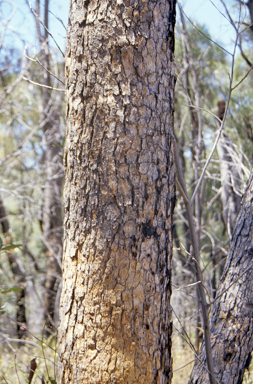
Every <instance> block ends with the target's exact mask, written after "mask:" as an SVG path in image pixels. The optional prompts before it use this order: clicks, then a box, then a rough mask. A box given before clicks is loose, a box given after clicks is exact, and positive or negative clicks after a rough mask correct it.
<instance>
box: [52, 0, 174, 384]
mask: <svg viewBox="0 0 253 384" xmlns="http://www.w3.org/2000/svg"><path fill="white" fill-rule="evenodd" d="M83 4H85V5H83ZM174 24H175V1H174V0H168V1H166V0H158V1H155V2H154V1H151V0H150V1H149V0H147V1H141V0H139V1H126V0H125V1H123V0H117V1H116V0H110V1H109V0H93V1H92V2H90V1H86V2H84V3H83V2H82V3H81V2H79V1H77V0H72V1H71V10H70V21H69V26H68V33H67V35H68V37H67V54H66V76H67V79H66V86H67V99H68V106H67V136H66V149H65V166H66V181H65V190H64V200H65V243H64V259H63V292H62V298H61V324H60V329H59V343H60V346H59V378H58V382H59V383H61V384H63V383H85V384H88V383H93V384H94V383H99V384H103V383H108V384H109V383H110V384H111V383H122V384H123V383H124V384H125V383H129V384H130V383H136V384H137V383H138V384H141V383H163V384H168V383H170V382H171V377H172V359H171V332H172V322H171V308H170V304H169V303H170V295H171V255H172V227H173V221H172V215H173V209H174V203H175V188H174V178H175V176H174V172H175V170H174V156H173V97H174V67H173V51H174Z"/></svg>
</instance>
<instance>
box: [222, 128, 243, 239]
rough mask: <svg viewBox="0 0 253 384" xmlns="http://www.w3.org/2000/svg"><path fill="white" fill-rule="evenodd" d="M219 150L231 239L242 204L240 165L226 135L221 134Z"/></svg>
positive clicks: (224, 211) (226, 221)
mask: <svg viewBox="0 0 253 384" xmlns="http://www.w3.org/2000/svg"><path fill="white" fill-rule="evenodd" d="M217 150H218V155H219V160H220V174H221V187H222V190H221V201H222V207H223V211H222V214H223V219H224V223H225V226H226V229H227V232H228V235H229V237H230V238H231V237H232V233H233V229H234V226H235V223H236V218H237V215H238V213H239V210H240V202H241V197H240V191H241V177H240V174H239V172H240V164H238V163H236V161H235V159H234V158H233V152H234V149H233V143H232V141H231V140H230V139H229V138H228V137H227V135H226V134H225V133H221V137H220V140H219V141H218V144H217Z"/></svg>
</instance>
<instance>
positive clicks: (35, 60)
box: [24, 52, 65, 86]
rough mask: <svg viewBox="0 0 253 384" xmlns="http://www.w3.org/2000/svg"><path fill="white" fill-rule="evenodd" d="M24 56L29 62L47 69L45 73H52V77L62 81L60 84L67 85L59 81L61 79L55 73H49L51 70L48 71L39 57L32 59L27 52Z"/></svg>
mask: <svg viewBox="0 0 253 384" xmlns="http://www.w3.org/2000/svg"><path fill="white" fill-rule="evenodd" d="M24 55H25V57H26V58H27V59H28V60H31V61H33V62H35V63H38V64H39V65H40V66H41V67H42V68H43V69H45V71H47V72H48V73H50V75H51V76H53V77H54V78H55V79H56V80H58V81H60V83H62V84H63V85H64V86H65V83H64V82H63V81H62V80H61V79H59V77H57V76H56V75H55V74H54V73H53V72H51V71H49V69H47V68H46V67H45V66H44V65H43V64H42V62H41V61H40V60H39V59H38V58H37V57H36V58H35V59H33V58H32V57H30V56H28V55H27V54H26V53H25V52H24Z"/></svg>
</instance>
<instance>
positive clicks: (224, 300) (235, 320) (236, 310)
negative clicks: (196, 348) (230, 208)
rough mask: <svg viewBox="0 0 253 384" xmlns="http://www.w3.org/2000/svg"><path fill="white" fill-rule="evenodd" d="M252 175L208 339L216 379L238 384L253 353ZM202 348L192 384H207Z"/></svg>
mask: <svg viewBox="0 0 253 384" xmlns="http://www.w3.org/2000/svg"><path fill="white" fill-rule="evenodd" d="M252 256H253V174H252V175H251V178H250V181H249V183H248V186H247V189H246V192H245V195H244V198H243V200H242V207H241V211H240V213H239V215H238V218H237V221H236V226H235V230H234V233H233V237H232V241H231V248H230V253H229V256H228V259H227V262H226V265H225V269H224V274H223V276H222V278H221V284H220V287H219V289H218V292H217V297H216V300H215V302H214V304H213V308H212V316H211V335H212V356H213V363H214V370H215V378H216V380H217V382H218V383H220V384H241V383H242V381H243V375H244V371H245V369H246V368H248V366H249V363H250V355H251V352H252V350H253V337H252V334H253V323H252V313H253V312H252V307H253V283H252V282H253V269H252ZM205 359H206V358H205V349H204V345H202V347H201V351H200V355H199V359H198V360H196V363H195V366H194V368H193V372H192V375H191V379H190V382H189V383H191V384H200V383H206V384H207V383H209V379H208V373H207V370H206V361H205Z"/></svg>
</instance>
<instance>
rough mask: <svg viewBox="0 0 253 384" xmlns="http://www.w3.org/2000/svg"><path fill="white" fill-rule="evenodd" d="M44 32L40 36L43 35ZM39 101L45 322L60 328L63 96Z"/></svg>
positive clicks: (46, 50) (47, 59) (44, 53)
mask: <svg viewBox="0 0 253 384" xmlns="http://www.w3.org/2000/svg"><path fill="white" fill-rule="evenodd" d="M44 5H45V7H44V17H42V18H41V19H43V22H44V26H45V28H44V27H41V25H40V22H39V18H40V13H41V12H40V11H41V5H40V0H36V13H37V16H38V17H35V21H36V28H37V35H38V40H39V42H40V62H41V63H42V65H43V67H44V70H43V79H41V82H42V83H43V84H44V85H46V86H48V87H50V86H52V83H51V78H50V72H52V71H53V70H52V66H51V55H50V47H49V41H48V37H49V36H48V32H47V29H48V28H49V25H48V23H49V18H48V13H49V0H46V1H45V4H44ZM42 29H43V33H42ZM41 97H42V105H43V113H42V115H43V116H42V118H43V120H44V125H43V143H44V145H45V154H44V158H43V163H44V164H43V167H44V171H45V175H46V182H45V189H44V202H43V203H44V204H43V215H42V231H43V239H44V244H45V247H46V250H47V251H46V254H47V272H46V282H45V296H44V306H45V315H46V318H47V326H54V327H55V328H56V327H57V326H58V324H59V314H58V312H59V311H58V308H57V307H56V297H57V291H58V289H59V287H60V283H61V273H62V272H61V259H62V237H63V219H62V181H63V165H62V158H61V156H60V155H61V146H62V132H61V129H60V125H61V124H60V123H61V122H60V118H61V113H62V104H63V95H62V93H53V92H52V91H51V90H50V89H47V88H41Z"/></svg>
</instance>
